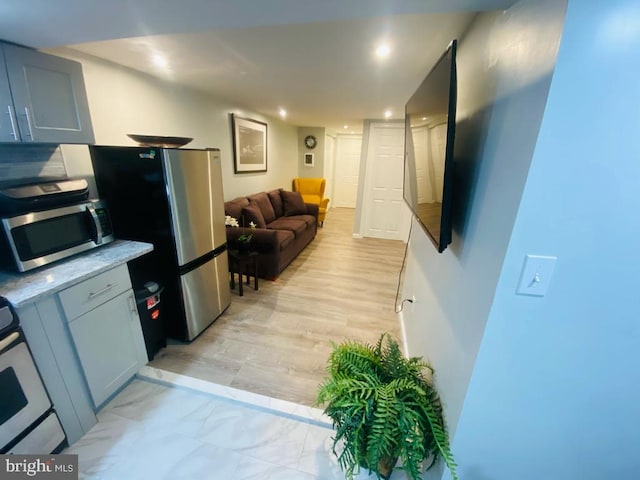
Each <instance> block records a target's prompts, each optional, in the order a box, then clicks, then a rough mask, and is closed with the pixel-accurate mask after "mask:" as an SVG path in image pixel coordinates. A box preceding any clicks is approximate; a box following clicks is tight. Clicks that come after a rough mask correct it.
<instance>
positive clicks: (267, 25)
mask: <svg viewBox="0 0 640 480" xmlns="http://www.w3.org/2000/svg"><path fill="white" fill-rule="evenodd" d="M513 3H514V0H429V1H428V0H395V1H393V0H322V1H318V0H233V1H231V0H181V1H173V2H168V1H166V0H164V1H163V0H135V1H133V0H110V1H108V2H93V1H87V0H55V1H53V0H0V36H1V38H2V39H4V40H7V41H12V42H15V43H19V44H23V45H27V46H32V47H35V48H44V49H46V50H47V51H53V52H55V51H56V48H59V47H70V48H73V49H77V50H79V51H82V52H84V53H88V54H91V55H94V56H97V57H100V58H103V59H106V60H110V61H112V62H115V63H118V64H121V65H125V66H128V67H131V68H134V69H136V70H140V71H143V72H146V73H149V74H151V75H154V76H158V77H161V78H164V79H167V80H169V81H172V82H178V83H180V84H184V85H187V86H189V87H192V88H194V89H197V90H199V91H203V92H206V93H209V94H211V95H214V96H217V97H222V98H225V99H228V100H231V101H233V102H234V103H237V104H239V105H242V106H244V107H245V108H247V109H250V110H253V111H256V112H259V113H261V114H264V115H268V116H276V115H277V114H278V109H279V107H284V108H286V110H287V112H288V115H287V118H286V121H287V122H288V123H291V124H293V125H298V126H325V127H328V128H331V129H341V128H342V125H344V124H349V125H351V126H352V127H353V126H354V125H359V124H361V122H362V120H363V119H366V118H382V116H383V113H384V111H385V110H386V109H391V110H392V111H393V113H394V115H393V118H402V116H403V108H404V103H405V102H406V100H407V99H408V97H409V96H410V95H411V94H412V93H413V91H414V90H415V88H417V86H418V84H419V83H420V81H421V80H422V78H423V77H424V75H425V74H426V73H427V71H428V70H429V68H430V67H431V66H432V65H433V63H434V62H435V61H436V60H437V58H438V57H439V56H440V54H441V53H442V52H443V50H444V49H445V48H446V46H447V44H448V43H449V41H450V40H451V39H452V38H459V37H460V35H461V34H462V33H463V32H464V30H465V29H466V26H467V25H468V24H469V22H470V21H471V19H472V18H473V13H472V12H473V11H479V10H499V9H504V8H507V7H509V6H510V5H511V4H513ZM381 41H386V42H388V43H389V44H390V46H391V50H392V52H391V55H390V56H389V58H388V59H387V60H386V61H385V62H380V61H378V60H376V59H375V57H374V55H373V51H374V49H375V47H376V46H377V45H378V44H379V43H380V42H381ZM153 54H161V55H163V56H164V57H165V58H166V59H167V61H168V67H167V69H166V70H163V69H161V68H159V67H157V66H155V65H154V64H153V63H152V61H151V57H152V55H153Z"/></svg>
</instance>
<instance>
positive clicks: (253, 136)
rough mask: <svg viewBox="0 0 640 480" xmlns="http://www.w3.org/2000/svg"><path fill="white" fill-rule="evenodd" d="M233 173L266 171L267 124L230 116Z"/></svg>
mask: <svg viewBox="0 0 640 480" xmlns="http://www.w3.org/2000/svg"><path fill="white" fill-rule="evenodd" d="M231 124H232V129H233V158H234V161H233V168H234V172H235V173H250V172H266V171H267V124H266V123H263V122H259V121H257V120H252V119H250V118H243V117H238V116H236V115H234V114H231Z"/></svg>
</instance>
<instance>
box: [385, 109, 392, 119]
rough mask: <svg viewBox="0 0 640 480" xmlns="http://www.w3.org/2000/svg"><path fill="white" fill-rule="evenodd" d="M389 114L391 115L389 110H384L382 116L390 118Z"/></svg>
mask: <svg viewBox="0 0 640 480" xmlns="http://www.w3.org/2000/svg"><path fill="white" fill-rule="evenodd" d="M391 115H393V112H392V111H391V110H385V112H384V118H391Z"/></svg>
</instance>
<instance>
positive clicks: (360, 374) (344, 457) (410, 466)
mask: <svg viewBox="0 0 640 480" xmlns="http://www.w3.org/2000/svg"><path fill="white" fill-rule="evenodd" d="M385 337H386V339H387V341H386V343H385V342H384V339H385ZM333 346H334V349H333V352H332V353H331V355H330V356H329V360H328V364H327V373H328V374H329V376H328V377H327V378H326V379H325V381H324V383H322V385H320V387H319V389H318V399H317V403H318V404H319V405H322V404H324V405H326V407H325V410H324V413H325V414H326V415H328V416H329V417H331V419H332V420H333V426H334V428H335V436H334V437H333V452H334V453H335V454H336V456H337V457H338V463H339V465H340V467H341V468H342V470H343V471H344V472H345V475H346V477H347V478H348V479H353V476H354V475H355V474H358V473H359V471H360V468H364V469H368V470H369V471H370V472H375V473H376V474H377V475H378V477H382V478H385V479H388V478H389V477H390V476H391V473H392V472H393V469H394V467H395V465H396V462H397V461H398V460H401V461H402V469H403V470H405V471H406V473H407V476H408V477H409V478H411V479H412V480H419V479H421V478H422V477H421V474H422V472H421V470H422V464H423V462H424V461H426V460H428V459H430V463H429V465H428V466H427V469H429V468H431V466H433V464H434V463H435V460H436V459H437V457H438V456H442V458H443V459H444V462H445V463H446V464H447V466H448V467H449V470H450V471H451V476H452V477H453V479H454V480H456V479H457V475H456V470H455V469H456V464H455V462H454V460H453V456H452V454H451V450H450V447H449V438H448V435H447V432H446V429H445V425H444V418H443V416H442V405H441V404H440V399H439V397H438V394H437V392H436V390H435V388H434V386H433V384H432V382H431V381H430V380H428V379H427V377H426V376H425V373H428V375H429V376H431V375H432V374H433V369H432V368H431V367H430V366H429V364H427V363H426V362H424V361H423V360H422V359H421V358H417V357H413V358H409V359H408V358H406V357H404V356H403V355H402V353H401V352H400V348H399V347H398V343H397V342H396V341H395V340H393V339H392V338H391V337H390V336H389V335H388V334H383V335H382V336H381V337H380V339H379V340H378V342H377V344H376V345H375V346H372V345H369V344H361V343H357V342H352V341H346V342H344V343H342V344H340V345H335V344H334V345H333Z"/></svg>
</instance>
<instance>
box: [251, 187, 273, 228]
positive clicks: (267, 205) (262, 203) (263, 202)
mask: <svg viewBox="0 0 640 480" xmlns="http://www.w3.org/2000/svg"><path fill="white" fill-rule="evenodd" d="M249 203H255V204H256V205H258V208H260V211H261V212H262V216H263V217H264V221H265V222H267V223H270V222H273V221H274V220H275V219H276V212H274V211H273V207H272V206H271V200H269V197H268V196H267V194H266V193H265V192H260V193H256V194H254V195H250V196H249Z"/></svg>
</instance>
